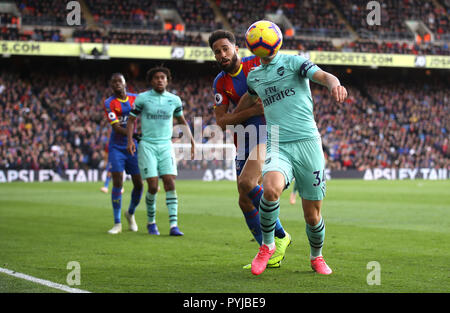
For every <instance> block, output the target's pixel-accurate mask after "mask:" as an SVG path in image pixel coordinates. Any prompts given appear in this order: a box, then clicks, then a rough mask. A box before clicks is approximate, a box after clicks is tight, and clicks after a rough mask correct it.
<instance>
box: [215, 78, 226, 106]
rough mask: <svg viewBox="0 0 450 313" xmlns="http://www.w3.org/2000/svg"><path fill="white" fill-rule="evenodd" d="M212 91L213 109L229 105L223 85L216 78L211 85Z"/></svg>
mask: <svg viewBox="0 0 450 313" xmlns="http://www.w3.org/2000/svg"><path fill="white" fill-rule="evenodd" d="M213 90H214V108H216V107H218V106H221V105H223V104H225V105H229V99H228V96H227V95H226V94H225V91H224V90H223V83H222V80H221V79H220V78H216V79H215V80H214V84H213Z"/></svg>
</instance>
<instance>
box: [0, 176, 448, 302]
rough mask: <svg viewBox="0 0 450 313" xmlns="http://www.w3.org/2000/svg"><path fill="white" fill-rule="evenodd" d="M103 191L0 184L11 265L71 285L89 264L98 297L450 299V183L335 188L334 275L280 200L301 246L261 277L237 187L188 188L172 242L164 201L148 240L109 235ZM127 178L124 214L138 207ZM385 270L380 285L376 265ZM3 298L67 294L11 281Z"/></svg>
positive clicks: (141, 220) (5, 262)
mask: <svg viewBox="0 0 450 313" xmlns="http://www.w3.org/2000/svg"><path fill="white" fill-rule="evenodd" d="M100 187H101V183H11V184H2V185H0V267H2V268H7V269H10V270H14V271H17V272H21V273H24V274H27V275H31V276H34V277H37V278H41V279H46V280H50V281H52V282H56V283H60V284H65V285H67V281H66V279H67V275H68V274H69V273H70V269H69V270H68V269H67V264H68V263H69V262H70V261H77V262H79V264H80V267H81V271H80V279H81V281H80V282H81V284H80V285H79V286H72V287H74V288H79V289H83V290H88V291H91V292H125V293H128V292H133V293H137V292H150V293H166V292H171V293H172V292H174V293H177V292H182V293H241V292H245V293H248V292H250V293H260V292H262V293H278V292H280V291H281V292H287V293H304V292H332V293H335V292H337V293H346V292H356V293H358V292H364V293H366V292H369V293H372V292H388V293H391V292H406V293H409V292H420V293H422V292H424V293H426V292H448V291H449V279H450V271H449V270H450V181H448V180H447V181H423V180H414V181H361V180H330V181H328V187H327V189H328V190H327V197H326V199H325V201H324V206H323V216H324V218H325V223H326V238H325V246H324V249H323V252H324V256H325V259H326V261H327V263H328V264H329V266H330V267H331V268H332V269H333V270H334V273H333V274H332V275H330V276H320V275H318V274H315V273H313V272H312V270H311V268H310V265H309V259H308V256H309V245H308V241H307V238H306V234H305V222H304V219H303V214H302V211H301V208H300V204H299V203H300V201H297V204H296V205H294V206H293V205H290V204H289V201H288V199H289V193H290V190H288V191H285V192H284V193H283V196H282V201H281V213H280V219H281V222H282V224H283V226H284V227H285V229H286V230H287V231H288V232H290V233H291V235H292V237H293V243H292V245H291V246H290V247H289V248H288V250H287V253H286V259H285V260H284V261H283V263H282V267H281V268H279V269H267V270H266V271H265V272H264V273H263V274H262V275H260V276H257V277H255V276H253V275H252V274H251V273H250V271H249V270H244V269H242V266H243V265H245V264H248V263H250V262H251V260H252V258H253V257H254V256H255V254H256V252H257V244H256V243H255V242H254V241H251V238H252V237H251V235H250V233H249V231H248V229H247V226H246V224H245V221H244V218H243V215H242V213H241V212H240V209H239V208H238V206H237V191H236V186H235V182H226V181H220V182H200V181H177V193H178V198H179V226H180V229H181V230H182V231H183V232H184V233H185V236H184V237H170V236H169V235H168V233H169V222H168V213H167V208H166V207H165V194H164V191H162V190H161V191H160V192H159V194H158V197H157V216H156V219H157V223H158V227H159V230H160V232H161V236H158V237H155V236H150V235H148V234H147V233H146V228H145V224H146V211H145V201H144V199H142V201H141V203H140V205H139V207H138V209H137V211H136V220H137V222H138V226H139V232H137V233H132V232H130V231H127V223H126V221H125V219H124V220H123V226H124V232H123V233H122V234H120V235H115V236H113V235H108V234H107V230H108V229H110V228H111V226H112V223H113V218H112V208H111V200H110V195H105V194H103V193H101V192H100V191H99V188H100ZM130 191H131V183H130V182H126V184H125V193H124V197H123V202H122V206H123V208H122V212H123V211H124V209H127V208H128V203H129V199H130ZM371 261H376V262H378V263H379V265H380V285H369V284H368V283H367V276H368V275H369V274H370V272H371V269H368V268H367V264H368V263H369V262H371ZM280 286H281V287H280ZM0 292H60V291H58V290H55V289H50V288H48V287H45V286H41V285H38V284H35V283H32V282H28V281H25V280H21V279H18V278H14V277H11V276H8V275H6V274H3V273H0Z"/></svg>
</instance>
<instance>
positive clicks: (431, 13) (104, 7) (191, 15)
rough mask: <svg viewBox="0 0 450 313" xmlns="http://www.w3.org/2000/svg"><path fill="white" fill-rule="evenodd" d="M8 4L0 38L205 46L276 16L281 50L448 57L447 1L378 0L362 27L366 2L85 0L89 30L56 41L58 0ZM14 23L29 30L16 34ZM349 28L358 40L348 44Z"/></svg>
mask: <svg viewBox="0 0 450 313" xmlns="http://www.w3.org/2000/svg"><path fill="white" fill-rule="evenodd" d="M9 1H12V0H9ZM14 3H15V4H16V6H17V8H18V9H19V11H20V14H21V19H22V21H21V23H19V22H18V18H17V16H15V15H12V14H11V13H0V40H35V41H75V42H101V43H123V44H142V45H149V44H153V45H177V46H179V45H183V46H207V43H206V39H207V36H206V35H205V36H203V37H202V36H201V35H200V33H209V32H212V31H214V30H216V29H220V28H224V27H225V25H229V26H230V27H231V29H232V30H233V31H234V32H235V33H236V34H237V36H238V37H239V38H242V37H243V34H244V33H245V31H246V29H247V28H248V26H249V24H250V23H252V22H254V21H256V20H258V19H263V18H265V19H273V20H277V19H278V18H280V17H281V16H284V17H286V18H287V19H288V20H289V22H290V24H289V25H288V24H284V23H278V25H280V27H281V28H282V30H283V31H284V32H285V38H284V44H283V48H284V49H294V50H302V51H305V50H309V51H312V50H320V51H348V52H374V53H402V54H404V53H408V54H439V55H450V50H449V46H448V43H449V42H450V24H449V16H450V6H449V4H448V0H435V1H418V0H402V1H396V0H386V1H382V2H381V3H380V5H381V7H380V10H381V11H380V13H381V15H380V18H381V20H380V24H379V25H369V24H368V22H367V15H368V13H369V12H370V9H368V8H367V1H366V0H332V1H325V0H304V1H296V0H247V1H238V0H229V1H228V0H227V1H224V0H215V1H214V2H213V3H214V5H213V6H211V5H210V2H209V1H205V0H203V1H201V0H185V1H181V0H150V1H139V0H122V1H118V0H115V1H110V0H85V1H84V3H85V4H86V7H83V10H88V12H89V16H90V20H92V21H93V23H94V25H92V24H90V25H89V26H88V23H86V16H87V13H83V14H82V19H81V25H79V26H77V27H73V33H71V34H69V35H68V34H67V33H65V34H64V36H63V35H62V34H61V32H60V29H59V28H58V27H61V26H67V25H66V24H67V22H66V17H67V12H68V11H67V9H66V8H65V1H58V0H40V1H32V0H15V2H14ZM213 7H214V8H215V10H214V8H213ZM83 10H82V12H83ZM160 10H171V11H172V12H176V16H178V17H179V18H178V19H176V18H173V16H175V15H171V16H172V17H171V18H169V17H167V16H165V17H163V16H164V14H163V13H161V11H160ZM267 14H272V15H271V16H268V15H267ZM407 20H417V21H420V22H422V23H423V25H424V26H425V27H426V28H427V29H428V30H429V32H428V33H427V31H424V30H423V29H422V30H421V31H420V32H419V33H420V34H419V35H417V36H416V37H414V34H413V33H412V32H411V31H410V30H409V28H408V27H407V25H406V21H407ZM222 22H225V25H224V24H223V23H222ZM20 24H21V25H22V26H24V25H32V27H35V29H31V30H30V29H29V27H30V26H29V27H28V28H26V29H25V28H23V29H21V25H20ZM178 26H180V28H179V27H178ZM351 29H352V30H353V31H354V32H356V33H357V34H358V36H359V39H352V37H351ZM288 30H289V31H290V32H291V34H288ZM431 35H432V36H431ZM334 39H339V41H334V42H333V40H334ZM240 42H242V44H241V46H243V40H240Z"/></svg>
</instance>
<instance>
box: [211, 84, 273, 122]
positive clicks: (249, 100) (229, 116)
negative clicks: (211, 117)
mask: <svg viewBox="0 0 450 313" xmlns="http://www.w3.org/2000/svg"><path fill="white" fill-rule="evenodd" d="M255 100H256V98H255V97H253V96H252V95H250V94H248V93H247V92H246V93H245V94H244V95H243V96H242V97H241V99H240V100H239V103H238V105H237V107H236V109H235V110H234V111H233V112H232V113H227V110H228V106H225V105H221V106H217V107H216V109H215V114H216V123H217V125H219V127H220V128H222V130H225V129H226V127H227V125H236V124H241V123H243V122H244V121H246V120H248V119H249V118H250V117H252V116H256V115H262V114H264V110H263V109H262V105H254V104H255V103H256V102H255ZM239 107H240V109H239V110H237V109H238V108H239Z"/></svg>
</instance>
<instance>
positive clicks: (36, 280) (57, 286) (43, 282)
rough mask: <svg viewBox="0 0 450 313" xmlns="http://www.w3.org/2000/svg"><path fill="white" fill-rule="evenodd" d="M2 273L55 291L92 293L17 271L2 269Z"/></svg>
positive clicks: (0, 271) (0, 269)
mask: <svg viewBox="0 0 450 313" xmlns="http://www.w3.org/2000/svg"><path fill="white" fill-rule="evenodd" d="M0 273H5V274H8V275H11V276H14V277H17V278H22V279H25V280H28V281H31V282H33V283H37V284H41V285H44V286H47V287H50V288H55V289H59V290H63V291H66V292H71V293H90V292H89V291H86V290H81V289H77V288H71V287H68V286H66V285H61V284H58V283H54V282H51V281H49V280H45V279H40V278H36V277H33V276H30V275H26V274H22V273H18V272H15V271H11V270H9V269H7V268H2V267H0Z"/></svg>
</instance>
